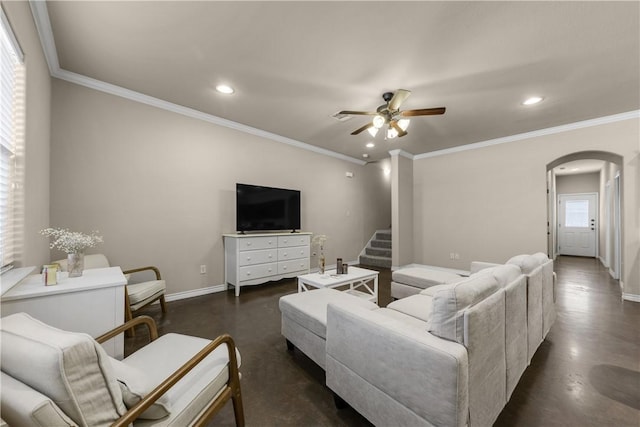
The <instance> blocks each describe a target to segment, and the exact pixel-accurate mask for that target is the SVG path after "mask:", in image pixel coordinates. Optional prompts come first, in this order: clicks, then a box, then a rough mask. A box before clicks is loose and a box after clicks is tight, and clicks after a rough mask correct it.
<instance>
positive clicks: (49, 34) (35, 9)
mask: <svg viewBox="0 0 640 427" xmlns="http://www.w3.org/2000/svg"><path fill="white" fill-rule="evenodd" d="M29 5H30V6H31V13H32V15H33V19H34V21H35V24H36V28H37V30H38V35H39V37H40V43H41V45H42V49H43V51H44V55H45V58H46V60H47V65H48V66H49V73H50V74H51V76H52V77H55V78H59V79H62V80H65V81H68V82H70V83H75V84H78V85H81V86H85V87H88V88H91V89H95V90H98V91H101V92H105V93H109V94H112V95H115V96H119V97H123V98H126V99H129V100H132V101H136V102H140V103H143V104H146V105H150V106H154V107H157V108H161V109H163V110H167V111H171V112H174V113H177V114H182V115H185V116H188V117H191V118H194V119H197V120H203V121H206V122H209V123H213V124H216V125H219V126H224V127H227V128H231V129H235V130H237V131H240V132H244V133H248V134H251V135H255V136H259V137H262V138H265V139H269V140H272V141H275V142H280V143H282V144H287V145H291V146H294V147H297V148H301V149H303V150H308V151H312V152H314V153H317V154H322V155H325V156H329V157H334V158H337V159H340V160H344V161H347V162H351V163H355V164H358V165H361V166H364V165H366V164H367V162H365V161H363V160H360V159H356V158H353V157H349V156H346V155H344V154H341V153H336V152H335V151H331V150H327V149H324V148H320V147H316V146H315V145H311V144H307V143H304V142H301V141H298V140H295V139H292V138H287V137H285V136H282V135H277V134H274V133H271V132H267V131H264V130H262V129H258V128H254V127H251V126H247V125H244V124H242V123H238V122H234V121H231V120H227V119H224V118H222V117H218V116H214V115H212V114H207V113H203V112H202V111H198V110H195V109H192V108H188V107H184V106H182V105H178V104H174V103H172V102H168V101H164V100H162V99H159V98H154V97H152V96H148V95H144V94H142V93H139V92H135V91H132V90H129V89H126V88H123V87H120V86H116V85H112V84H110V83H106V82H103V81H100V80H96V79H93V78H90V77H87V76H83V75H81V74H77V73H73V72H71V71H67V70H63V69H61V68H60V64H59V62H58V54H57V50H56V45H55V41H54V38H53V31H52V29H51V22H50V20H49V12H48V11H47V4H46V1H44V0H29ZM635 118H640V110H636V111H629V112H626V113H620V114H614V115H611V116H605V117H600V118H595V119H590V120H584V121H581V122H576V123H570V124H566V125H560V126H555V127H551V128H546V129H540V130H536V131H532V132H526V133H521V134H517V135H510V136H505V137H502V138H496V139H490V140H487V141H481V142H475V143H471V144H466V145H462V146H458V147H452V148H446V149H444V150H437V151H432V152H429V153H424V154H416V155H414V154H411V153H408V152H406V151H403V150H400V149H398V150H391V151H389V154H390V155H391V156H392V157H393V156H397V155H400V156H403V157H406V158H407V159H411V160H421V159H427V158H430V157H438V156H444V155H447V154H453V153H458V152H462V151H468V150H476V149H479V148H484V147H490V146H493V145H499V144H506V143H509V142H516V141H521V140H523V139H529V138H535V137H539V136H545V135H553V134H557V133H562V132H568V131H572V130H576V129H583V128H588V127H592V126H599V125H603V124H607V123H614V122H618V121H623V120H630V119H635Z"/></svg>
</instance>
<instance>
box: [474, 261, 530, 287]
mask: <svg viewBox="0 0 640 427" xmlns="http://www.w3.org/2000/svg"><path fill="white" fill-rule="evenodd" d="M476 274H488V275H491V276H493V277H494V278H495V279H496V281H497V282H498V284H499V285H500V287H502V288H504V287H505V286H507V285H508V284H509V283H511V282H513V281H514V280H516V279H517V278H518V276H520V275H521V274H522V272H521V271H520V267H518V266H517V265H515V264H505V265H498V266H496V267H492V268H487V269H485V270H481V271H479V272H478V273H476Z"/></svg>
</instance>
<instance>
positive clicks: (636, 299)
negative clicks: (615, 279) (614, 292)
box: [622, 292, 640, 302]
mask: <svg viewBox="0 0 640 427" xmlns="http://www.w3.org/2000/svg"><path fill="white" fill-rule="evenodd" d="M622 299H623V300H624V301H632V302H640V295H638V294H627V293H625V292H623V293H622Z"/></svg>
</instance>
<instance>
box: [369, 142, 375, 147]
mask: <svg viewBox="0 0 640 427" xmlns="http://www.w3.org/2000/svg"><path fill="white" fill-rule="evenodd" d="M375 146H376V144H374V143H373V142H367V148H373V147H375Z"/></svg>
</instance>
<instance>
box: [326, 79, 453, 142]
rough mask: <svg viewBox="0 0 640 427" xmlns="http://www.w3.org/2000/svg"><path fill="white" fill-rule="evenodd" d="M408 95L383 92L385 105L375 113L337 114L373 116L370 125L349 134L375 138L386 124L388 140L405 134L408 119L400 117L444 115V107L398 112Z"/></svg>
mask: <svg viewBox="0 0 640 427" xmlns="http://www.w3.org/2000/svg"><path fill="white" fill-rule="evenodd" d="M409 95H411V91H410V90H406V89H398V90H396V92H395V93H393V92H385V93H383V94H382V99H384V101H385V104H382V105H381V106H379V107H378V108H377V109H376V111H349V110H345V111H340V112H339V113H338V114H345V115H361V116H374V117H373V120H372V121H371V122H370V123H367V124H366V125H364V126H362V127H360V128H358V129H356V130H354V131H353V132H351V135H358V134H359V133H360V132H362V131H364V130H367V131H369V133H370V134H371V136H376V134H377V133H378V130H379V129H380V128H381V127H382V126H384V125H385V124H386V125H387V126H388V128H387V133H386V136H387V138H389V139H392V138H395V137H403V136H405V135H406V134H407V128H408V127H409V119H403V118H400V117H413V116H435V115H438V114H444V112H445V107H438V108H421V109H418V110H404V111H400V105H402V103H403V102H404V101H405V99H407V98H408V97H409Z"/></svg>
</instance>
